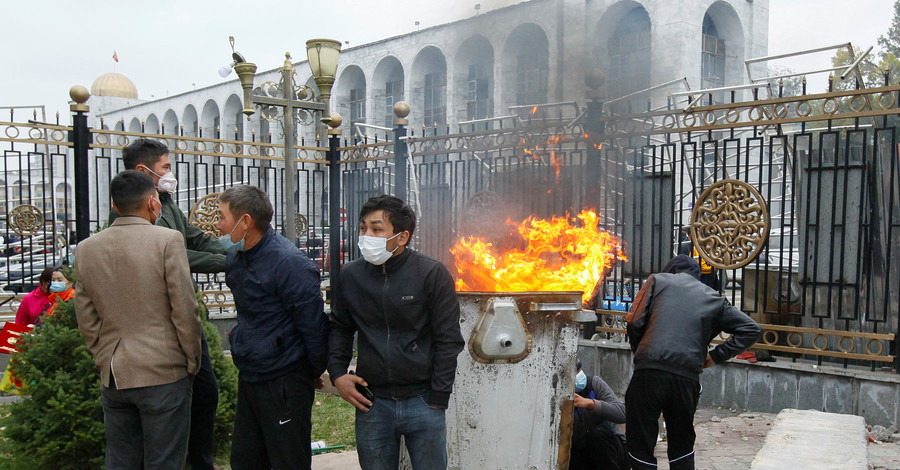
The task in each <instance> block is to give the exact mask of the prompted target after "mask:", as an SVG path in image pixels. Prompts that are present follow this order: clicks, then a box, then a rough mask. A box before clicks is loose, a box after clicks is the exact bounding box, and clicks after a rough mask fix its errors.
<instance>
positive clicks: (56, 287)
mask: <svg viewBox="0 0 900 470" xmlns="http://www.w3.org/2000/svg"><path fill="white" fill-rule="evenodd" d="M65 290H66V283H65V282H51V283H50V292H64V291H65Z"/></svg>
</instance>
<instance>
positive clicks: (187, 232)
mask: <svg viewBox="0 0 900 470" xmlns="http://www.w3.org/2000/svg"><path fill="white" fill-rule="evenodd" d="M122 163H123V164H124V165H125V169H127V170H137V171H140V172H142V173H144V174H145V175H147V176H149V177H150V179H151V180H153V185H154V186H156V188H157V192H158V199H159V202H161V203H162V204H161V206H160V208H159V210H158V214H157V220H156V225H159V226H161V227H166V228H170V229H172V230H177V231H178V232H180V233H181V235H182V236H183V237H184V244H185V247H186V252H187V258H188V263H189V265H190V268H191V273H219V272H223V271H225V249H224V247H223V246H222V245H221V244H220V243H219V241H218V240H216V239H215V238H214V237H211V236H209V235H207V234H206V233H204V232H203V231H202V230H200V229H199V228H198V227H197V226H195V225H193V224H190V223H188V221H187V217H185V215H184V212H182V211H181V209H180V208H179V207H178V205H177V204H176V203H175V200H174V199H173V195H174V194H175V190H176V188H177V187H178V180H177V179H176V178H175V174H174V173H172V163H171V160H170V159H169V149H168V147H166V146H165V144H163V143H162V142H159V141H157V140H152V139H137V140H135V141H134V142H132V143H131V144H129V145H128V146H126V147H125V148H124V149H122ZM117 215H118V214H116V213H115V212H114V211H111V212H110V218H109V223H110V224H112V223H113V222H114V221H115V219H116V216H117ZM218 402H219V388H218V383H217V382H216V376H215V374H214V373H213V369H212V363H211V362H210V359H209V346H208V344H207V342H206V336H203V360H202V363H201V369H200V372H199V373H198V374H197V376H196V377H195V378H194V393H193V398H192V402H191V436H190V444H189V446H188V462H189V463H190V465H191V469H193V470H212V469H213V430H214V426H215V420H216V407H217V406H218Z"/></svg>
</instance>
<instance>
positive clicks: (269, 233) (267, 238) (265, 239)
mask: <svg viewBox="0 0 900 470" xmlns="http://www.w3.org/2000/svg"><path fill="white" fill-rule="evenodd" d="M273 238H275V229H273V228H272V226H269V228H268V229H266V233H264V234H263V236H262V238H260V239H259V243H257V244H256V245H254V246H253V248H250V249H249V250H246V251H240V252H239V254H240V255H241V256H242V257H244V258H246V259H248V260H251V259H253V258H254V257H255V256H256V254H257V253H259V250H260V249H261V248H262V247H264V246H266V245H268V244H269V243H270V242H271V241H272V239H273Z"/></svg>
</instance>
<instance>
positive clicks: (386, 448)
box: [328, 195, 464, 470]
mask: <svg viewBox="0 0 900 470" xmlns="http://www.w3.org/2000/svg"><path fill="white" fill-rule="evenodd" d="M415 228H416V215H415V213H414V212H413V211H412V209H411V208H410V207H409V206H407V205H405V204H404V203H403V201H401V200H400V199H398V198H396V197H393V196H388V195H383V196H378V197H373V198H371V199H369V200H368V201H367V202H366V204H365V205H363V207H362V210H360V213H359V251H360V252H361V254H362V256H363V258H362V259H357V260H355V261H353V262H351V263H349V264H347V265H346V266H344V267H343V268H342V269H341V275H340V284H339V287H338V295H337V296H336V297H335V298H334V302H335V303H334V304H332V320H331V336H330V338H329V357H328V373H329V375H330V377H331V381H332V383H334V385H335V387H337V389H338V392H339V393H340V395H341V397H342V398H343V399H344V400H346V401H347V402H348V403H350V404H352V405H353V406H355V407H356V408H357V410H358V411H357V412H356V449H357V453H358V455H359V464H360V466H361V467H362V469H363V470H388V469H390V470H393V469H396V468H397V467H398V464H399V458H400V437H401V436H403V437H404V438H405V440H406V448H407V449H408V450H409V455H410V460H411V461H412V462H411V463H412V466H413V468H414V469H416V470H419V469H426V470H439V469H444V468H446V467H447V446H446V422H445V417H444V410H445V409H446V408H447V402H448V401H449V400H450V393H451V392H452V390H453V381H454V379H455V377H456V356H457V355H458V354H459V352H460V351H461V350H462V348H463V345H464V343H463V338H462V335H461V334H460V328H459V301H458V300H457V298H456V289H455V288H454V285H453V278H452V277H451V276H450V272H449V271H447V268H446V267H444V265H443V264H441V263H440V262H439V261H436V260H433V259H431V258H428V257H426V256H424V255H422V254H421V253H419V252H417V251H414V250H412V249H410V248H409V241H410V239H411V238H412V235H413V232H414V231H415ZM354 333H358V336H359V338H358V339H359V354H358V358H357V360H358V371H357V372H358V373H357V374H348V371H347V368H348V366H349V364H350V358H351V356H352V353H353V335H354ZM369 392H371V394H370V393H369Z"/></svg>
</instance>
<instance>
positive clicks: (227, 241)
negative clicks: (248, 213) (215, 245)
mask: <svg viewBox="0 0 900 470" xmlns="http://www.w3.org/2000/svg"><path fill="white" fill-rule="evenodd" d="M240 221H241V220H240V219H238V222H240ZM236 229H237V224H234V228H232V229H231V232H230V233H229V234H228V235H222V236H221V237H219V243H221V244H222V248H225V251H226V252H229V251H242V250H243V249H244V237H246V236H247V232H244V236H243V237H241V239H240V240H239V241H238V242H237V243H235V242H233V241H231V234H232V233H234V231H235V230H236Z"/></svg>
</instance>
